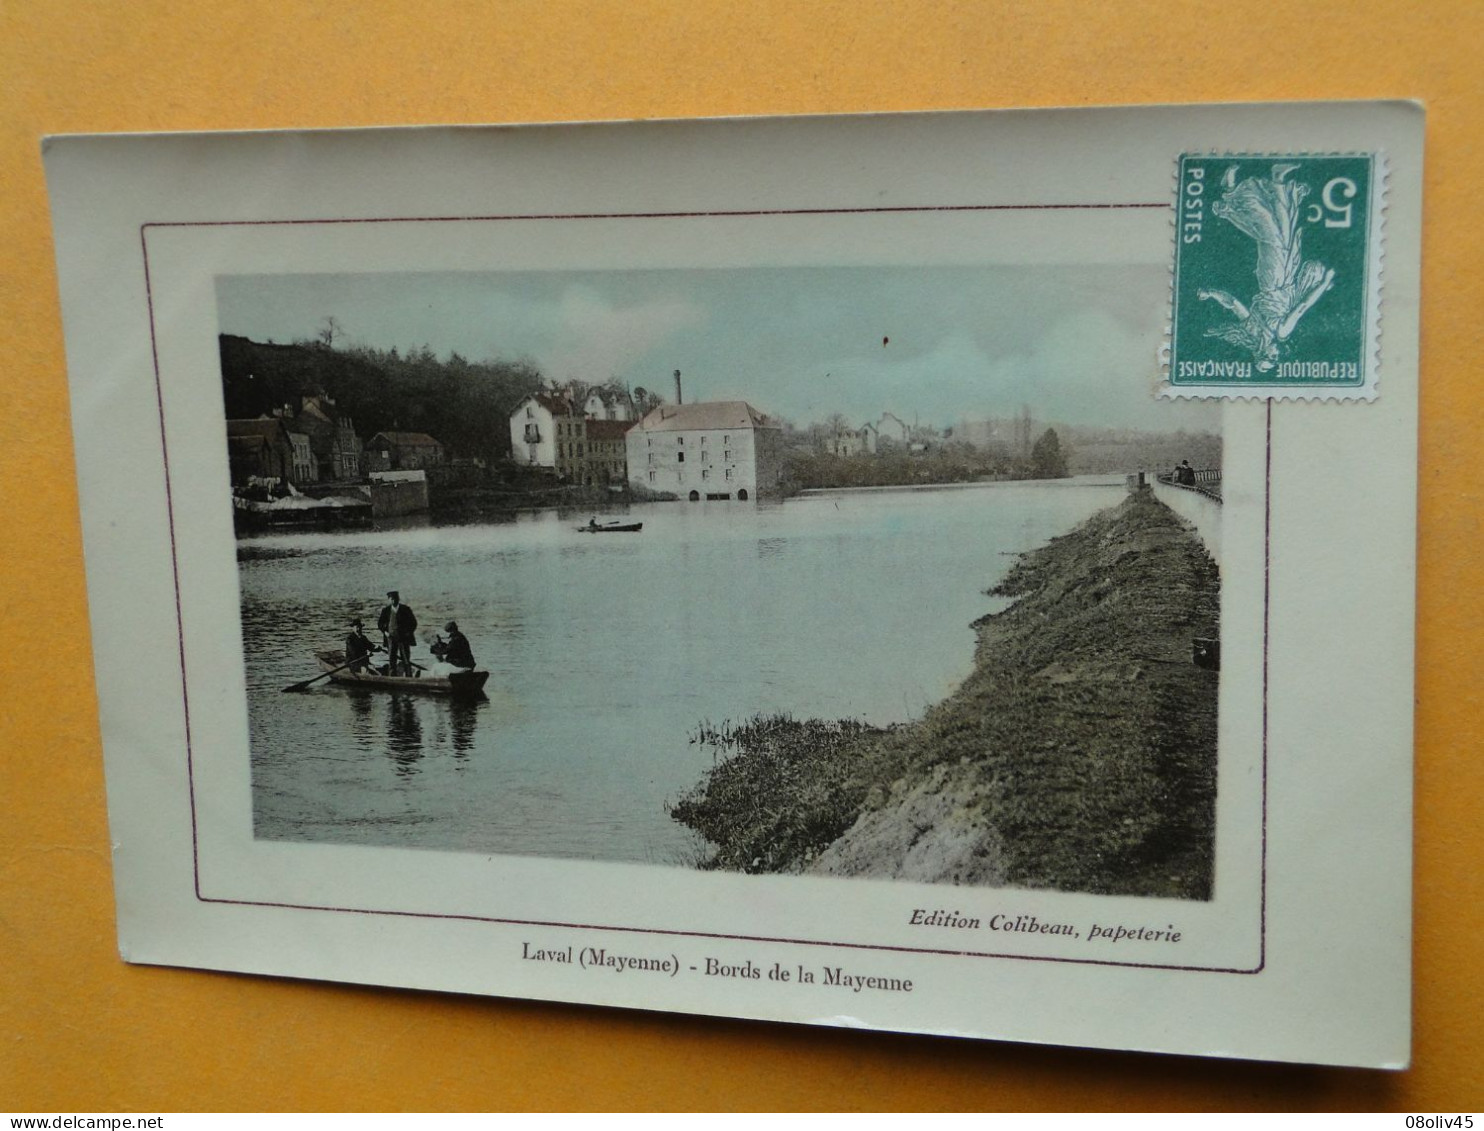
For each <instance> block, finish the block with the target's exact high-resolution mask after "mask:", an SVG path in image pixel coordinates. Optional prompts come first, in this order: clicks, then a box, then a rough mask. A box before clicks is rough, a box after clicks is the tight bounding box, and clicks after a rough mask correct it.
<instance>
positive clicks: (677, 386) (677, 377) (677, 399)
mask: <svg viewBox="0 0 1484 1131" xmlns="http://www.w3.org/2000/svg"><path fill="white" fill-rule="evenodd" d="M675 403H676V404H684V403H685V402H684V401H683V400H681V399H680V370H678V369H677V370H675Z"/></svg>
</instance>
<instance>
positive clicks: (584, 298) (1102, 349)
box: [217, 266, 1219, 431]
mask: <svg viewBox="0 0 1484 1131" xmlns="http://www.w3.org/2000/svg"><path fill="white" fill-rule="evenodd" d="M217 299H218V311H219V318H220V329H221V332H223V333H227V334H239V335H241V336H243V337H247V338H251V339H253V340H255V341H270V340H271V341H276V342H280V343H282V342H292V341H298V340H305V339H312V338H314V337H315V335H316V333H317V332H318V331H319V330H320V328H321V327H322V326H323V324H324V320H325V319H326V318H328V317H333V318H334V319H335V320H336V322H337V323H339V325H340V327H341V329H342V332H343V337H342V338H340V339H339V340H338V341H337V345H342V344H359V345H365V346H371V347H375V348H378V349H390V348H392V347H394V346H395V347H396V348H397V349H399V350H402V351H403V352H406V351H407V350H409V349H416V348H420V347H422V346H424V345H427V346H429V347H430V348H431V349H432V350H433V352H434V353H436V354H437V355H438V356H439V357H447V356H448V355H449V354H450V353H453V352H457V353H459V354H461V355H462V356H463V357H465V358H466V359H468V360H470V361H486V360H502V359H503V360H514V359H525V360H529V361H533V362H535V364H536V365H537V366H539V368H540V369H541V371H542V373H543V374H545V375H546V377H547V378H548V379H549V380H551V381H553V382H556V383H561V382H564V381H566V380H568V379H569V378H576V379H578V380H582V381H585V382H589V383H598V382H602V381H606V380H608V379H610V378H617V379H618V380H620V381H624V382H626V383H628V384H629V385H630V386H643V387H645V388H649V389H653V390H656V391H658V392H660V393H662V394H663V395H664V396H665V397H666V398H667V399H673V398H674V379H673V377H672V374H673V373H674V371H675V370H676V369H679V370H680V371H681V373H682V382H683V386H684V397H685V400H686V401H687V402H688V403H689V402H694V401H701V400H745V401H748V402H749V403H751V404H752V405H754V406H755V407H756V408H758V409H760V410H761V411H763V412H766V413H771V414H775V415H779V416H783V417H785V418H787V419H789V420H792V421H793V422H794V423H796V424H800V425H803V424H807V423H809V422H811V421H823V420H825V419H826V418H828V417H829V416H830V415H831V414H834V413H840V414H843V415H844V416H845V417H846V418H847V419H848V420H849V421H851V422H852V423H857V424H859V423H862V422H865V421H867V420H876V419H878V418H879V417H880V416H881V415H882V414H883V413H885V412H891V413H894V414H895V415H897V416H898V417H900V418H902V419H903V420H905V421H907V422H908V423H913V422H921V423H923V424H934V425H938V426H947V425H952V424H955V423H957V422H959V421H961V420H977V419H983V418H986V417H991V416H998V417H1005V416H1013V415H1016V414H1018V413H1019V412H1020V410H1021V407H1022V406H1023V405H1025V406H1029V408H1030V409H1031V412H1032V414H1033V415H1034V416H1035V417H1036V418H1037V419H1041V420H1055V421H1061V422H1065V423H1068V424H1089V425H1112V426H1120V427H1136V428H1144V429H1149V430H1156V431H1166V430H1171V431H1172V430H1175V429H1178V428H1184V429H1186V430H1190V431H1194V430H1201V429H1209V430H1212V431H1216V430H1218V429H1219V417H1218V415H1217V410H1216V407H1215V406H1214V405H1212V404H1208V403H1204V402H1188V401H1187V402H1171V401H1161V400H1158V399H1157V398H1156V397H1155V396H1154V392H1153V390H1154V386H1155V377H1156V375H1157V371H1158V369H1157V366H1158V360H1157V359H1158V351H1159V346H1160V342H1161V338H1162V334H1163V330H1164V327H1165V325H1166V324H1167V323H1168V304H1169V272H1168V269H1167V268H1163V267H1158V266H1086V267H1079V266H1056V267H1023V266H982V267H981V266H973V267H837V268H831V267H823V268H812V267H810V268H797V267H790V268H731V269H714V270H711V269H707V270H698V269H685V270H643V271H581V272H578V271H553V272H518V273H517V272H510V273H498V272H491V273H477V274H476V273H452V272H450V273H439V274H360V275H256V276H224V277H222V278H219V279H218V280H217Z"/></svg>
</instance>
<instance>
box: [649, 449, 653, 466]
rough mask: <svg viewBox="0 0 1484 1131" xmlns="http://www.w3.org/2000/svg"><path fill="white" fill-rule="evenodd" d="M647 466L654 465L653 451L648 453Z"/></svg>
mask: <svg viewBox="0 0 1484 1131" xmlns="http://www.w3.org/2000/svg"><path fill="white" fill-rule="evenodd" d="M649 466H650V467H653V466H654V453H653V452H650V453H649Z"/></svg>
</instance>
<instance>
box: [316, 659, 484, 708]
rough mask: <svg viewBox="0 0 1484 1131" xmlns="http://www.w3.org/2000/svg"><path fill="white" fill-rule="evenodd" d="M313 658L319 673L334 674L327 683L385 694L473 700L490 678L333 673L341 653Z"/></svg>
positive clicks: (366, 671) (480, 674)
mask: <svg viewBox="0 0 1484 1131" xmlns="http://www.w3.org/2000/svg"><path fill="white" fill-rule="evenodd" d="M314 658H315V659H316V660H318V661H319V666H320V670H321V671H325V672H333V673H334V674H332V675H331V676H330V682H331V683H343V684H347V685H352V684H353V685H355V686H357V687H379V688H382V689H383V690H386V691H425V692H428V693H429V694H431V695H454V696H459V697H461V698H475V697H478V696H480V695H483V694H484V683H485V680H487V679H489V677H490V673H489V672H481V671H472V672H459V671H456V672H450V673H449V674H448V675H432V674H431V673H424V672H419V673H418V674H416V675H383V674H382V673H381V672H379V671H377V670H376V668H375V667H369V668H364V669H362V670H361V671H358V672H353V671H351V670H350V669H349V668H345V669H344V670H343V671H335V669H336V668H338V667H340V666H341V665H342V664H344V663H345V653H344V652H342V651H340V650H338V649H337V650H335V651H333V652H316V653H315V654H314Z"/></svg>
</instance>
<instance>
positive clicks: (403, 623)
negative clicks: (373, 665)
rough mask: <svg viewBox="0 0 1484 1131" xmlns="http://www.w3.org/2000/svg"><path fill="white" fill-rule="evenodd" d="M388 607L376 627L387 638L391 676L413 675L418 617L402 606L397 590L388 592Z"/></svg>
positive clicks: (377, 621) (383, 610)
mask: <svg viewBox="0 0 1484 1131" xmlns="http://www.w3.org/2000/svg"><path fill="white" fill-rule="evenodd" d="M387 601H388V603H387V605H386V607H385V608H383V609H382V610H381V616H380V617H378V618H377V620H376V627H377V628H379V629H381V632H382V635H383V636H385V637H386V650H387V655H388V657H389V658H390V664H389V674H391V675H411V674H412V642H413V641H414V640H416V639H417V637H416V635H415V634H416V632H417V617H415V616H414V615H413V613H412V610H411V609H410V608H408V607H407V606H406V605H404V604H402V598H401V596H400V595H399V594H398V593H397V591H396V590H395V589H390V590H388V591H387Z"/></svg>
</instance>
